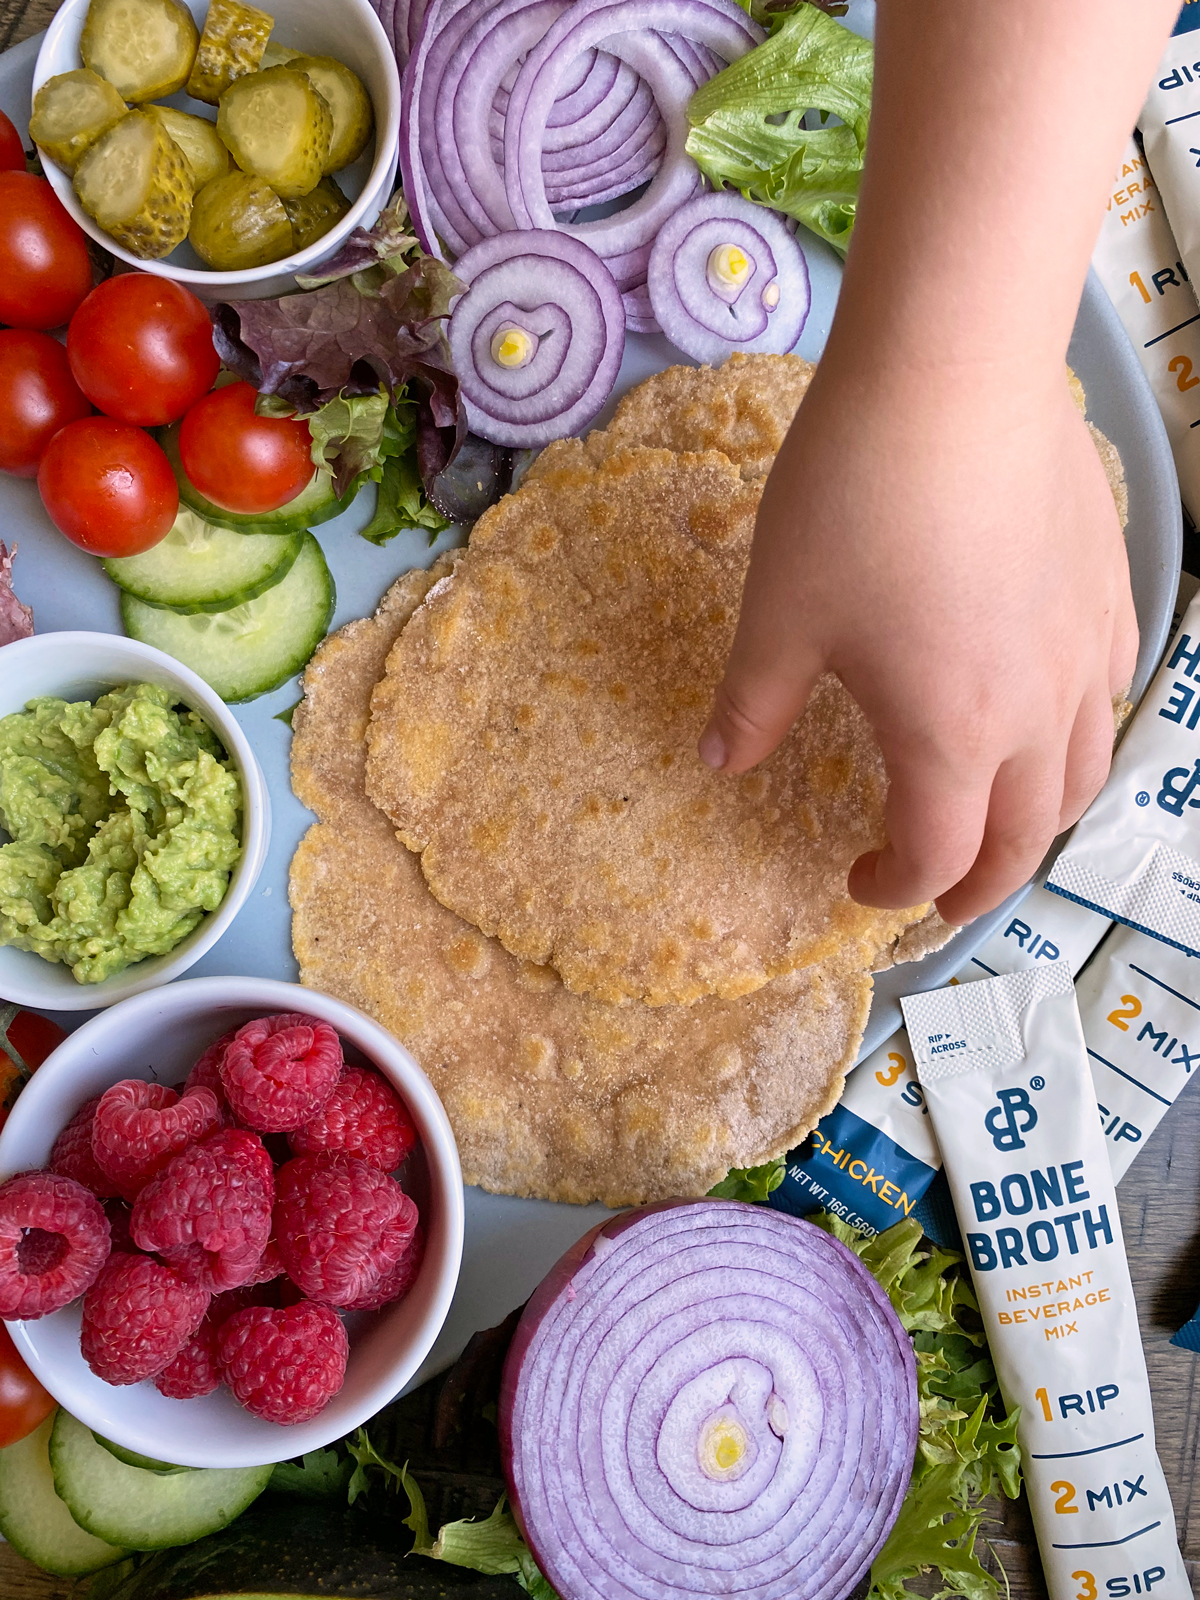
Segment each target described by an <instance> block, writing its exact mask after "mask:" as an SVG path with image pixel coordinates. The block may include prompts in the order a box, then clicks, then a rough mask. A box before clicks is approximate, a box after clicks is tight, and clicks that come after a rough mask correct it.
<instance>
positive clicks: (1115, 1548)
mask: <svg viewBox="0 0 1200 1600" xmlns="http://www.w3.org/2000/svg"><path fill="white" fill-rule="evenodd" d="M901 1004H902V1007H903V1010H904V1017H905V1022H906V1024H907V1026H908V1033H909V1038H910V1040H911V1041H912V1048H913V1055H914V1059H915V1061H916V1066H917V1075H918V1079H919V1081H920V1085H921V1088H922V1089H923V1091H924V1093H925V1097H926V1102H927V1104H928V1107H929V1112H930V1116H931V1117H932V1119H933V1125H934V1131H935V1133H936V1134H937V1136H938V1140H939V1143H940V1145H941V1149H942V1154H943V1159H944V1161H945V1166H946V1175H947V1178H948V1179H949V1183H950V1190H951V1194H952V1195H953V1198H954V1208H955V1212H956V1213H957V1216H958V1221H959V1225H960V1227H961V1229H962V1232H963V1237H964V1239H965V1241H966V1246H967V1252H968V1259H969V1262H970V1269H971V1277H972V1280H973V1282H974V1285H975V1293H976V1296H977V1297H978V1300H979V1307H980V1313H981V1315H982V1317H983V1323H984V1331H985V1333H986V1335H987V1340H988V1345H989V1347H990V1350H991V1355H992V1360H993V1361H994V1362H995V1365H996V1372H997V1376H998V1378H999V1380H1000V1388H1001V1392H1002V1394H1003V1396H1004V1401H1005V1404H1006V1405H1007V1406H1009V1407H1010V1408H1011V1407H1012V1406H1020V1408H1021V1420H1020V1423H1019V1425H1018V1428H1017V1438H1018V1442H1019V1443H1020V1446H1021V1451H1022V1457H1023V1464H1024V1471H1025V1485H1026V1488H1027V1490H1028V1492H1029V1501H1030V1508H1031V1510H1032V1513H1033V1522H1034V1527H1035V1529H1036V1532H1037V1539H1038V1548H1039V1550H1040V1553H1041V1557H1042V1566H1043V1569H1044V1571H1045V1575H1046V1585H1047V1588H1048V1590H1049V1593H1050V1596H1051V1600H1076V1597H1077V1596H1079V1595H1080V1594H1083V1595H1087V1596H1092V1597H1108V1596H1117V1595H1134V1594H1136V1595H1151V1596H1153V1597H1154V1600H1188V1597H1190V1595H1191V1592H1192V1591H1191V1585H1190V1583H1189V1581H1188V1577H1187V1573H1186V1572H1185V1570H1184V1565H1183V1560H1182V1558H1181V1556H1180V1553H1179V1546H1178V1543H1177V1542H1176V1538H1175V1519H1174V1512H1173V1510H1172V1506H1171V1500H1170V1496H1169V1494H1168V1492H1167V1485H1166V1480H1165V1478H1164V1476H1163V1471H1162V1467H1161V1465H1160V1463H1159V1459H1158V1454H1157V1451H1156V1449H1155V1444H1154V1415H1153V1411H1152V1409H1151V1403H1150V1387H1149V1382H1148V1380H1147V1376H1146V1362H1145V1357H1144V1355H1143V1352H1142V1344H1141V1338H1140V1335H1139V1332H1138V1320H1137V1308H1136V1306H1135V1304H1134V1299H1133V1287H1132V1284H1131V1282H1130V1277H1129V1265H1128V1262H1127V1260H1126V1257H1125V1247H1124V1242H1123V1240H1122V1237H1121V1219H1120V1216H1119V1214H1118V1211H1117V1198H1116V1187H1115V1184H1114V1181H1113V1175H1112V1170H1111V1168H1110V1166H1109V1161H1108V1154H1107V1151H1106V1148H1105V1139H1104V1134H1103V1132H1102V1131H1101V1128H1100V1123H1099V1119H1098V1116H1097V1111H1096V1096H1095V1091H1094V1090H1093V1087H1092V1078H1091V1074H1090V1072H1089V1071H1088V1058H1087V1051H1086V1048H1085V1046H1084V1040H1083V1030H1082V1027H1081V1025H1080V1021H1079V1011H1078V1008H1077V1007H1076V1004H1075V991H1074V988H1073V986H1072V983H1071V973H1070V969H1069V967H1068V964H1067V963H1066V962H1065V961H1056V962H1053V963H1052V964H1049V965H1046V966H1043V967H1035V968H1033V969H1030V970H1027V971H1024V972H1017V973H1012V974H1009V975H1006V976H1003V977H998V978H992V979H989V980H986V981H984V982H980V983H972V984H960V985H958V986H956V987H951V988H947V989H939V990H935V991H933V992H932V993H929V994H920V995H913V996H912V997H911V998H909V999H907V1000H904V1001H902V1002H901Z"/></svg>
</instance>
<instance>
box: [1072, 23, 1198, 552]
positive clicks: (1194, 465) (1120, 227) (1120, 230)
mask: <svg viewBox="0 0 1200 1600" xmlns="http://www.w3.org/2000/svg"><path fill="white" fill-rule="evenodd" d="M1197 9H1198V10H1200V6H1198V7H1197ZM1192 142H1194V141H1192ZM1092 265H1093V267H1094V268H1095V270H1096V274H1097V276H1098V277H1099V279H1100V281H1101V283H1102V284H1103V285H1104V288H1105V290H1106V291H1107V293H1108V297H1109V299H1110V300H1111V301H1112V303H1113V305H1114V306H1115V308H1116V311H1117V315H1118V316H1119V317H1120V319H1121V322H1122V323H1123V324H1124V327H1125V331H1126V333H1128V335H1129V337H1130V340H1131V341H1132V344H1133V347H1134V349H1135V350H1136V351H1137V353H1138V359H1139V360H1140V361H1141V364H1142V368H1143V370H1144V371H1145V374H1146V377H1147V378H1148V379H1149V381H1150V387H1151V389H1152V390H1153V391H1154V398H1155V399H1156V400H1157V401H1158V406H1159V410H1160V411H1161V412H1162V416H1163V421H1164V423H1165V424H1166V428H1167V436H1168V438H1169V439H1170V441H1171V451H1172V454H1173V455H1174V457H1175V470H1176V472H1177V473H1178V474H1179V489H1180V494H1181V495H1182V497H1183V503H1184V505H1185V506H1186V507H1187V511H1188V515H1189V516H1190V517H1191V518H1192V520H1193V522H1195V521H1197V520H1198V519H1200V428H1198V424H1200V382H1198V381H1196V378H1197V377H1200V304H1198V303H1197V300H1196V295H1195V292H1194V290H1193V287H1192V283H1191V280H1190V278H1189V276H1188V269H1187V267H1186V266H1185V265H1184V263H1183V258H1182V255H1181V253H1180V251H1179V249H1178V247H1177V246H1176V243H1175V237H1174V235H1173V233H1172V232H1171V224H1170V222H1169V221H1168V220H1167V213H1166V211H1165V209H1164V207H1163V202H1162V197H1161V196H1160V194H1159V192H1158V189H1157V187H1156V185H1155V182H1154V177H1153V174H1152V173H1151V171H1150V166H1149V163H1148V160H1147V157H1146V154H1145V152H1144V151H1143V150H1142V148H1141V146H1140V145H1139V144H1138V142H1137V140H1136V139H1132V138H1131V139H1130V141H1129V144H1128V145H1127V146H1126V149H1125V153H1124V155H1123V157H1122V159H1121V168H1120V171H1119V172H1118V173H1117V174H1116V175H1115V178H1114V182H1113V187H1112V189H1111V191H1110V193H1109V198H1108V210H1107V212H1106V214H1105V218H1104V222H1103V224H1102V225H1101V228H1100V237H1099V239H1098V240H1097V241H1096V249H1095V251H1094V253H1093V255H1092ZM1193 375H1195V376H1193Z"/></svg>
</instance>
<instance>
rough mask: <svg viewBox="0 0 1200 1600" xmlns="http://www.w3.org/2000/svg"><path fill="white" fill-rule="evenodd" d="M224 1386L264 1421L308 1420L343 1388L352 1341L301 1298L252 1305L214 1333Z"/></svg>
mask: <svg viewBox="0 0 1200 1600" xmlns="http://www.w3.org/2000/svg"><path fill="white" fill-rule="evenodd" d="M217 1350H218V1354H219V1356H220V1361H221V1371H222V1373H223V1374H224V1377H225V1382H226V1383H227V1384H228V1385H229V1387H230V1388H231V1389H232V1390H233V1392H234V1394H235V1395H236V1397H237V1398H238V1399H239V1400H240V1401H241V1403H242V1404H243V1405H244V1406H245V1408H246V1410H247V1411H249V1412H251V1413H252V1414H253V1415H254V1416H256V1417H262V1418H264V1419H265V1420H266V1421H267V1422H282V1423H289V1422H308V1421H309V1420H310V1418H312V1417H315V1416H316V1415H317V1413H318V1412H319V1411H322V1410H324V1408H325V1407H326V1406H327V1405H328V1404H329V1402H330V1400H332V1399H333V1397H334V1395H335V1394H336V1393H337V1392H338V1390H339V1389H340V1388H341V1387H342V1383H343V1381H344V1379H345V1376H346V1358H347V1356H348V1355H349V1354H350V1343H349V1340H348V1339H347V1338H346V1330H345V1328H343V1327H342V1324H341V1322H340V1320H339V1318H338V1315H337V1312H336V1311H331V1310H330V1309H329V1307H328V1306H319V1305H314V1304H313V1302H312V1301H311V1300H302V1301H301V1302H300V1304H299V1305H297V1306H289V1307H288V1308H287V1309H286V1310H281V1311H272V1310H270V1309H268V1308H266V1307H263V1306H252V1307H251V1308H250V1309H249V1310H246V1311H238V1312H236V1313H235V1314H234V1315H233V1316H232V1317H230V1318H229V1320H228V1322H226V1323H225V1324H224V1325H223V1326H222V1328H221V1331H220V1333H219V1334H218V1335H217Z"/></svg>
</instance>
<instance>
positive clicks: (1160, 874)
mask: <svg viewBox="0 0 1200 1600" xmlns="http://www.w3.org/2000/svg"><path fill="white" fill-rule="evenodd" d="M1047 887H1048V888H1049V889H1051V890H1053V892H1054V893H1055V894H1060V895H1065V896H1066V898H1067V899H1069V900H1075V901H1077V902H1078V903H1079V904H1080V905H1085V906H1089V907H1091V909H1092V910H1093V911H1099V912H1100V913H1101V914H1102V915H1104V916H1107V917H1111V918H1112V919H1113V920H1114V921H1117V922H1123V923H1126V924H1127V925H1128V926H1129V927H1131V928H1136V929H1137V930H1138V931H1139V932H1141V933H1145V934H1149V935H1150V936H1151V937H1152V938H1155V939H1161V940H1163V941H1164V943H1166V944H1170V945H1174V946H1175V947H1176V948H1177V949H1179V950H1183V951H1184V952H1185V953H1186V954H1188V955H1200V594H1197V595H1196V596H1195V597H1194V598H1193V599H1192V601H1191V604H1190V605H1189V606H1188V608H1187V611H1186V613H1185V615H1184V617H1183V620H1182V622H1181V623H1180V625H1179V629H1178V631H1177V632H1176V634H1175V635H1174V637H1173V638H1172V640H1171V642H1170V644H1169V645H1168V646H1167V653H1166V657H1165V659H1164V661H1163V664H1162V666H1160V667H1159V669H1158V673H1157V675H1156V677H1155V679H1154V681H1153V683H1152V684H1151V685H1150V687H1149V689H1148V690H1147V691H1146V695H1145V698H1144V699H1143V701H1142V703H1141V705H1140V706H1139V707H1138V710H1137V713H1136V715H1135V716H1134V718H1133V721H1132V723H1131V725H1130V727H1129V731H1128V732H1127V733H1126V735H1125V738H1124V739H1123V740H1122V742H1121V745H1120V747H1119V748H1118V750H1117V753H1116V755H1115V756H1114V757H1113V764H1112V771H1111V772H1110V773H1109V776H1108V782H1107V783H1106V784H1105V786H1104V788H1103V789H1102V790H1101V792H1100V794H1099V795H1098V796H1097V798H1096V799H1095V800H1094V801H1093V802H1092V804H1091V806H1090V807H1089V808H1088V811H1087V813H1086V815H1085V816H1084V817H1083V818H1082V820H1081V821H1080V822H1078V823H1077V824H1076V826H1075V831H1074V833H1073V834H1072V835H1071V838H1070V840H1069V841H1068V843H1067V846H1066V848H1065V849H1064V850H1063V852H1062V854H1061V855H1060V856H1059V858H1058V860H1057V861H1056V862H1055V863H1054V866H1053V867H1052V868H1051V870H1050V876H1049V878H1048V880H1047Z"/></svg>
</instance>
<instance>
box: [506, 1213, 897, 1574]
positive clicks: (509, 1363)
mask: <svg viewBox="0 0 1200 1600" xmlns="http://www.w3.org/2000/svg"><path fill="white" fill-rule="evenodd" d="M713 1205H721V1206H728V1207H729V1208H731V1209H736V1210H739V1211H749V1212H758V1211H760V1210H761V1208H760V1207H756V1206H750V1205H743V1204H742V1203H741V1202H739V1201H711V1200H703V1201H697V1200H693V1199H678V1200H662V1201H659V1202H657V1203H656V1204H654V1205H646V1206H639V1207H637V1208H636V1209H634V1210H631V1211H626V1212H623V1213H621V1215H620V1216H617V1217H614V1218H611V1219H610V1220H609V1221H607V1222H602V1223H599V1224H598V1225H597V1226H596V1227H594V1228H592V1229H590V1230H589V1231H588V1232H587V1233H585V1234H584V1235H583V1237H582V1238H580V1239H578V1240H576V1242H575V1243H574V1244H573V1245H572V1246H571V1248H570V1249H569V1250H567V1251H566V1252H565V1253H564V1254H563V1255H562V1256H561V1257H560V1258H559V1260H558V1261H557V1262H556V1263H555V1264H554V1266H553V1267H551V1269H550V1271H549V1272H548V1273H547V1274H546V1276H545V1278H543V1280H542V1282H541V1283H540V1284H539V1285H538V1287H537V1288H536V1289H535V1290H534V1292H533V1294H532V1295H531V1296H530V1298H529V1300H528V1302H527V1303H526V1306H525V1309H524V1311H523V1312H522V1315H521V1320H520V1322H519V1323H518V1324H517V1329H516V1332H515V1334H514V1335H513V1339H512V1343H511V1344H510V1346H509V1350H508V1354H507V1356H506V1358H505V1362H504V1369H503V1372H502V1374H501V1381H500V1399H499V1407H498V1417H497V1422H498V1429H499V1436H500V1452H501V1460H502V1463H503V1467H504V1476H505V1482H506V1485H507V1488H508V1498H509V1508H510V1510H511V1511H512V1513H513V1517H514V1519H515V1521H516V1523H517V1526H518V1528H519V1529H520V1531H521V1536H522V1538H524V1540H525V1542H526V1544H528V1546H529V1548H530V1550H531V1552H532V1553H533V1557H534V1560H535V1561H536V1562H537V1564H538V1567H539V1568H540V1570H541V1571H542V1572H543V1573H547V1572H548V1571H549V1570H550V1566H551V1565H553V1563H548V1562H547V1560H546V1558H545V1556H544V1555H543V1554H542V1552H541V1550H540V1549H539V1548H538V1543H537V1538H536V1535H535V1534H534V1533H533V1530H532V1529H531V1528H530V1526H529V1525H528V1523H527V1522H526V1519H525V1516H524V1512H523V1508H522V1504H521V1498H520V1488H519V1485H518V1482H517V1476H516V1472H515V1470H514V1460H513V1458H514V1446H513V1423H514V1411H515V1407H516V1401H517V1394H518V1388H519V1385H520V1380H521V1374H522V1370H523V1368H524V1364H525V1358H526V1356H527V1355H528V1353H529V1350H530V1347H531V1345H532V1344H533V1341H534V1339H535V1338H536V1336H537V1334H538V1331H539V1329H540V1327H541V1324H542V1322H543V1321H544V1319H545V1318H546V1316H547V1315H548V1314H549V1313H550V1312H551V1311H552V1310H553V1308H554V1306H555V1305H556V1303H557V1302H558V1300H559V1297H560V1296H561V1295H562V1294H563V1293H564V1292H565V1291H566V1290H567V1289H568V1287H569V1286H570V1284H571V1282H572V1280H573V1279H574V1277H575V1275H576V1273H577V1272H578V1271H579V1269H580V1268H581V1267H582V1266H584V1265H585V1263H586V1262H587V1261H588V1260H589V1258H590V1257H591V1256H592V1254H593V1253H594V1247H595V1245H596V1242H597V1240H599V1239H600V1238H601V1237H603V1238H605V1239H607V1240H616V1239H618V1238H619V1237H620V1236H621V1234H623V1233H625V1232H626V1231H627V1230H628V1229H629V1228H631V1227H633V1226H635V1225H636V1224H637V1223H639V1222H640V1221H642V1220H643V1219H644V1218H646V1217H649V1216H652V1215H654V1214H655V1213H658V1212H663V1211H671V1210H674V1209H676V1208H678V1207H681V1206H700V1207H704V1208H705V1209H706V1210H707V1209H708V1208H709V1207H711V1206H713ZM774 1215H776V1216H780V1215H782V1214H781V1213H774ZM787 1220H788V1221H789V1222H790V1223H794V1224H795V1225H796V1226H797V1227H800V1228H804V1229H808V1230H811V1231H812V1232H814V1233H818V1234H819V1235H820V1238H821V1243H822V1248H831V1249H832V1251H833V1253H834V1254H840V1255H842V1256H843V1257H845V1259H846V1262H847V1265H848V1267H849V1270H850V1273H851V1275H852V1276H853V1277H855V1278H857V1279H859V1281H861V1282H862V1286H863V1289H864V1292H865V1293H866V1294H868V1295H870V1297H871V1298H872V1299H874V1300H875V1302H876V1304H877V1305H878V1306H880V1308H881V1309H883V1310H884V1311H885V1314H886V1315H888V1316H890V1318H891V1320H892V1321H893V1322H894V1324H895V1327H894V1332H895V1334H896V1335H897V1341H896V1342H897V1348H898V1349H899V1350H900V1352H901V1360H902V1363H903V1366H904V1369H905V1373H906V1375H907V1378H908V1392H909V1406H908V1411H907V1414H906V1415H904V1416H900V1417H897V1418H896V1424H897V1427H898V1428H902V1429H903V1430H904V1435H905V1436H906V1438H905V1442H906V1444H907V1450H906V1452H905V1454H906V1458H907V1459H908V1461H909V1462H910V1466H909V1467H908V1469H907V1470H906V1471H905V1473H904V1475H903V1481H902V1482H898V1483H897V1484H896V1486H895V1491H894V1493H893V1497H892V1504H891V1507H890V1509H889V1511H888V1514H887V1516H886V1518H885V1520H884V1522H883V1523H882V1524H881V1526H880V1527H879V1528H878V1529H877V1530H876V1537H875V1539H874V1542H873V1547H872V1548H871V1550H870V1552H869V1553H868V1554H867V1555H866V1556H865V1557H862V1558H861V1559H859V1560H858V1561H857V1562H856V1563H855V1564H854V1565H853V1566H852V1567H850V1568H847V1569H845V1571H844V1572H843V1573H840V1574H838V1575H837V1576H838V1578H839V1580H841V1581H839V1583H838V1587H837V1591H836V1594H832V1593H830V1596H829V1600H845V1597H846V1596H847V1595H849V1594H850V1593H851V1591H852V1590H853V1589H854V1587H855V1585H856V1584H858V1583H859V1582H860V1580H861V1579H862V1578H863V1577H864V1576H865V1575H866V1573H867V1572H869V1570H870V1565H871V1562H872V1561H873V1560H874V1558H875V1556H876V1555H877V1554H878V1552H879V1550H880V1549H881V1548H882V1546H883V1544H884V1542H885V1541H886V1539H887V1536H888V1534H890V1532H891V1530H892V1527H893V1525H894V1523H895V1521H896V1518H897V1517H898V1516H899V1514H900V1507H901V1505H902V1503H903V1501H904V1496H905V1494H906V1493H907V1491H908V1484H909V1479H910V1477H911V1470H912V1469H911V1461H912V1458H913V1456H914V1455H915V1452H916V1445H917V1430H918V1425H919V1420H920V1418H919V1411H918V1404H917V1375H916V1357H915V1355H914V1354H913V1349H912V1344H911V1341H910V1340H909V1337H908V1335H907V1334H906V1333H905V1332H904V1329H903V1327H902V1326H901V1324H900V1321H899V1319H898V1318H897V1317H896V1315H895V1312H894V1310H893V1309H892V1307H891V1303H890V1301H888V1299H887V1296H886V1295H885V1294H884V1293H883V1291H882V1289H880V1288H879V1287H878V1285H877V1284H876V1282H875V1279H874V1278H872V1277H871V1276H870V1274H869V1273H868V1272H867V1269H866V1268H865V1267H864V1266H863V1265H862V1262H861V1261H860V1260H859V1259H858V1257H857V1256H856V1255H855V1254H854V1253H853V1251H851V1250H848V1249H847V1248H846V1246H845V1245H843V1244H841V1243H840V1242H839V1241H838V1240H836V1239H834V1238H833V1237H832V1236H831V1235H829V1234H826V1233H825V1232H824V1231H823V1230H821V1229H817V1228H814V1227H813V1225H812V1224H811V1223H806V1222H803V1221H802V1220H801V1219H799V1218H788V1219H787ZM572 1298H573V1297H572ZM825 1588H826V1589H828V1584H825ZM564 1600H575V1597H571V1596H565V1597H564Z"/></svg>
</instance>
